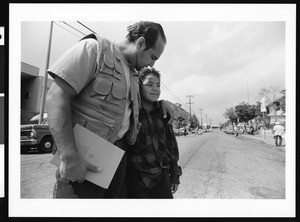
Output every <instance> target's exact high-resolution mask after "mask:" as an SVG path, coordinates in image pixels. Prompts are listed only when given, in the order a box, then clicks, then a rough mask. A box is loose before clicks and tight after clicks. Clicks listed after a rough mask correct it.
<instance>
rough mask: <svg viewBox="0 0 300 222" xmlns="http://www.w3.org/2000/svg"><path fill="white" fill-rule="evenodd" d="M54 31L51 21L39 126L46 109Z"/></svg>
mask: <svg viewBox="0 0 300 222" xmlns="http://www.w3.org/2000/svg"><path fill="white" fill-rule="evenodd" d="M52 30H53V21H51V23H50V33H49V43H48V51H47V60H46V67H45V75H44V82H43V91H42V101H41V105H40V118H39V124H41V123H42V121H43V119H44V107H45V100H46V89H47V80H48V73H47V69H48V68H49V60H50V51H51V42H52Z"/></svg>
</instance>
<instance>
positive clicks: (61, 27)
mask: <svg viewBox="0 0 300 222" xmlns="http://www.w3.org/2000/svg"><path fill="white" fill-rule="evenodd" d="M53 23H54V24H55V25H58V26H59V27H61V28H63V29H64V30H66V31H68V32H70V33H72V34H73V35H76V36H77V37H79V38H81V37H82V36H79V35H77V34H76V33H74V32H72V31H71V30H69V29H66V28H65V27H63V26H61V25H60V24H58V23H57V22H53Z"/></svg>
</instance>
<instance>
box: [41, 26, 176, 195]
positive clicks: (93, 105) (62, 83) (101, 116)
mask: <svg viewBox="0 0 300 222" xmlns="http://www.w3.org/2000/svg"><path fill="white" fill-rule="evenodd" d="M127 31H128V34H127V36H126V39H125V40H123V41H121V42H118V43H115V44H114V43H112V42H110V41H109V40H107V39H105V38H102V37H99V36H97V35H89V36H86V37H85V38H83V39H82V40H81V41H79V42H78V43H77V44H75V45H74V46H73V47H72V48H70V49H69V50H68V51H67V52H66V53H65V54H64V55H63V56H62V57H61V58H59V59H58V60H57V61H56V62H55V63H54V64H53V65H52V67H51V68H50V69H49V70H48V72H49V74H50V75H51V76H52V77H53V78H54V82H53V84H52V85H51V88H50V89H49V92H48V95H47V100H46V105H47V112H48V122H49V127H50V130H51V133H52V135H53V138H54V140H55V142H56V145H57V148H58V151H59V154H60V159H61V165H60V167H59V169H58V170H57V172H56V178H57V181H56V184H55V187H54V193H53V194H54V198H122V197H126V194H125V192H124V191H125V188H126V187H124V186H123V181H124V175H125V170H126V158H127V157H126V154H125V155H124V156H123V159H122V160H121V163H120V164H119V167H118V169H117V171H116V173H115V176H114V178H113V180H112V182H111V184H110V186H109V188H108V189H107V190H105V189H102V188H101V187H98V186H96V185H94V184H92V183H90V182H88V181H85V180H84V176H85V173H86V172H87V170H90V171H93V172H99V170H101V169H97V168H96V167H95V166H92V165H90V164H88V163H87V162H85V161H84V160H83V158H82V157H80V155H79V154H78V151H77V147H76V145H75V142H74V135H73V126H74V125H75V124H76V123H78V124H80V125H82V126H84V127H85V128H87V129H89V130H90V131H92V132H94V133H95V134H97V135H99V136H101V137H103V138H105V139H106V140H108V141H109V142H111V143H114V144H115V145H116V146H118V147H120V148H121V149H123V150H125V151H126V147H125V144H126V143H128V144H133V143H134V142H135V140H136V136H137V133H138V131H139V122H138V111H139V107H140V95H139V84H138V80H139V76H138V73H137V71H139V70H140V69H142V68H143V67H146V66H153V65H154V63H155V61H156V60H157V59H159V57H160V56H161V54H162V53H163V51H164V48H165V45H166V37H165V34H164V31H163V28H162V27H161V25H160V24H158V23H154V22H148V21H142V22H138V23H135V24H133V25H131V26H129V27H128V28H127ZM162 104H163V106H164V107H165V108H166V107H168V105H167V103H166V102H162ZM168 110H169V111H168V112H169V113H170V115H171V116H172V117H173V113H172V111H171V108H169V109H168ZM164 115H165V116H166V110H164ZM125 142H126V143H125ZM99 173H101V172H99ZM124 184H125V183H124Z"/></svg>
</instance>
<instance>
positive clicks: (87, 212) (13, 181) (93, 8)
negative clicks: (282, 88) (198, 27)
mask: <svg viewBox="0 0 300 222" xmlns="http://www.w3.org/2000/svg"><path fill="white" fill-rule="evenodd" d="M124 12H126V13H124ZM9 15H10V18H9V23H10V24H9V25H10V33H9V42H10V43H11V44H10V60H9V61H10V63H9V68H10V69H9V74H10V76H9V77H10V78H9V92H10V98H9V101H10V102H9V112H10V115H9V117H10V118H9V123H10V127H9V135H10V136H9V144H10V146H9V149H10V156H9V188H10V189H9V216H10V217H20V216H21V217H23V216H39V217H57V216H60V217H82V216H85V217H153V216H155V217H253V216H254V217H294V216H295V169H294V167H295V157H294V154H295V146H294V141H295V132H294V129H295V121H294V120H295V112H294V110H295V104H294V101H295V42H296V41H295V36H296V35H295V34H296V33H295V29H296V28H295V27H296V23H295V22H296V5H292V4H276V5H275V4H274V5H270V4H267V5H263V4H258V5H256V4H249V5H247V4H228V5H226V4H218V5H213V4H187V5H184V4H178V5H177V4H159V5H158V4H151V5H149V4H145V5H144V4H10V5H9ZM79 17H80V20H90V21H100V20H103V21H120V20H124V21H139V20H153V21H200V20H201V21H241V20H243V21H286V31H287V32H286V33H287V36H286V43H287V44H286V74H287V75H288V76H289V78H286V84H287V87H286V89H287V94H288V99H287V106H288V108H287V109H288V110H291V112H290V113H289V115H288V116H287V127H288V128H289V129H290V130H287V132H288V133H287V138H288V139H287V140H288V141H287V146H286V147H287V149H286V163H287V164H286V169H287V170H286V184H287V189H286V199H285V200H202V199H201V200H198V199H197V200H195V199H181V200H179V199H175V200H165V201H163V200H53V199H50V200H48V199H47V200H43V199H20V154H19V149H16V147H19V144H20V143H19V140H18V139H17V138H16V137H18V136H15V135H19V134H16V132H19V126H20V119H19V116H20V114H19V110H20V106H19V104H16V103H15V102H14V101H18V98H19V95H20V61H21V60H20V49H21V46H20V28H21V27H20V22H21V21H50V20H57V21H59V20H69V21H70V20H75V21H76V20H78V18H79ZM169 38H171V37H169ZM12 43H13V44H12ZM38 206H42V207H38ZM65 206H69V207H67V208H66V207H65ZM62 209H64V210H63V211H62Z"/></svg>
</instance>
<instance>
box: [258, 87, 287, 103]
mask: <svg viewBox="0 0 300 222" xmlns="http://www.w3.org/2000/svg"><path fill="white" fill-rule="evenodd" d="M283 91H284V94H285V90H280V88H279V87H270V88H269V89H267V88H262V89H261V90H260V92H259V93H258V99H259V100H261V98H263V97H264V98H265V99H266V105H268V104H270V103H272V102H274V101H276V100H278V99H279V98H281V97H282V96H283Z"/></svg>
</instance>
